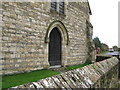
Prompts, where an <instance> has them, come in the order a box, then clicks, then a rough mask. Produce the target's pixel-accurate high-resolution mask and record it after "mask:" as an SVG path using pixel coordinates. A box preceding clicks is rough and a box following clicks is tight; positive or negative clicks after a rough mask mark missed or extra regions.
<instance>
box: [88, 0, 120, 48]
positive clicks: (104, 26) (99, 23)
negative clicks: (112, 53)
mask: <svg viewBox="0 0 120 90" xmlns="http://www.w3.org/2000/svg"><path fill="white" fill-rule="evenodd" d="M119 1H120V0H89V3H90V8H91V11H92V15H91V16H90V21H91V23H92V25H93V38H94V37H96V36H97V37H99V39H100V41H101V42H102V43H106V44H107V45H108V46H109V47H110V48H111V47H112V46H114V45H117V46H118V2H119Z"/></svg>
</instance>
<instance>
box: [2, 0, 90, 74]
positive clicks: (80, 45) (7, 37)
mask: <svg viewBox="0 0 120 90" xmlns="http://www.w3.org/2000/svg"><path fill="white" fill-rule="evenodd" d="M73 5H74V3H72V4H70V3H68V4H66V6H65V15H61V14H59V13H57V12H51V10H50V3H49V2H44V3H42V2H39V3H38V2H37V3H30V2H22V3H20V2H3V3H2V13H1V14H2V15H1V16H2V26H1V27H2V41H1V42H2V43H1V44H2V50H1V52H2V56H1V58H0V59H1V60H2V65H1V67H2V69H3V70H2V71H0V73H1V74H2V73H3V74H12V73H21V72H24V71H30V70H37V69H43V68H48V67H49V62H48V44H49V42H45V37H46V33H47V31H48V28H49V27H50V25H51V23H53V22H56V23H58V21H59V22H61V23H62V24H63V25H64V26H65V28H66V30H67V34H68V37H66V36H64V35H63V37H65V38H69V41H68V42H69V43H68V44H66V43H65V42H64V41H62V66H66V65H75V64H82V63H84V62H85V61H86V59H87V55H88V49H87V45H86V20H87V21H89V15H88V6H87V5H88V4H87V3H84V4H83V3H80V4H78V5H76V6H73ZM80 5H81V8H82V9H80V8H79V6H80ZM56 26H57V24H56ZM63 34H64V31H63ZM63 37H62V38H63ZM48 41H49V40H48Z"/></svg>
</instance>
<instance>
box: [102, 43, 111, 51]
mask: <svg viewBox="0 0 120 90" xmlns="http://www.w3.org/2000/svg"><path fill="white" fill-rule="evenodd" d="M108 50H109V47H108V45H107V44H105V43H102V51H103V52H105V51H108Z"/></svg>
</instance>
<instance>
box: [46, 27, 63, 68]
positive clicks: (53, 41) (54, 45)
mask: <svg viewBox="0 0 120 90" xmlns="http://www.w3.org/2000/svg"><path fill="white" fill-rule="evenodd" d="M49 39H50V42H49V57H48V60H49V64H50V66H56V65H61V51H62V50H61V48H62V44H61V40H62V38H61V33H60V32H59V30H58V28H53V29H52V31H51V32H50V36H49Z"/></svg>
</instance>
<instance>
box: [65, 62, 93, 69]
mask: <svg viewBox="0 0 120 90" xmlns="http://www.w3.org/2000/svg"><path fill="white" fill-rule="evenodd" d="M89 64H91V62H86V63H84V64H80V65H74V66H69V67H66V69H67V70H74V69H78V68H81V67H84V66H86V65H89Z"/></svg>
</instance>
